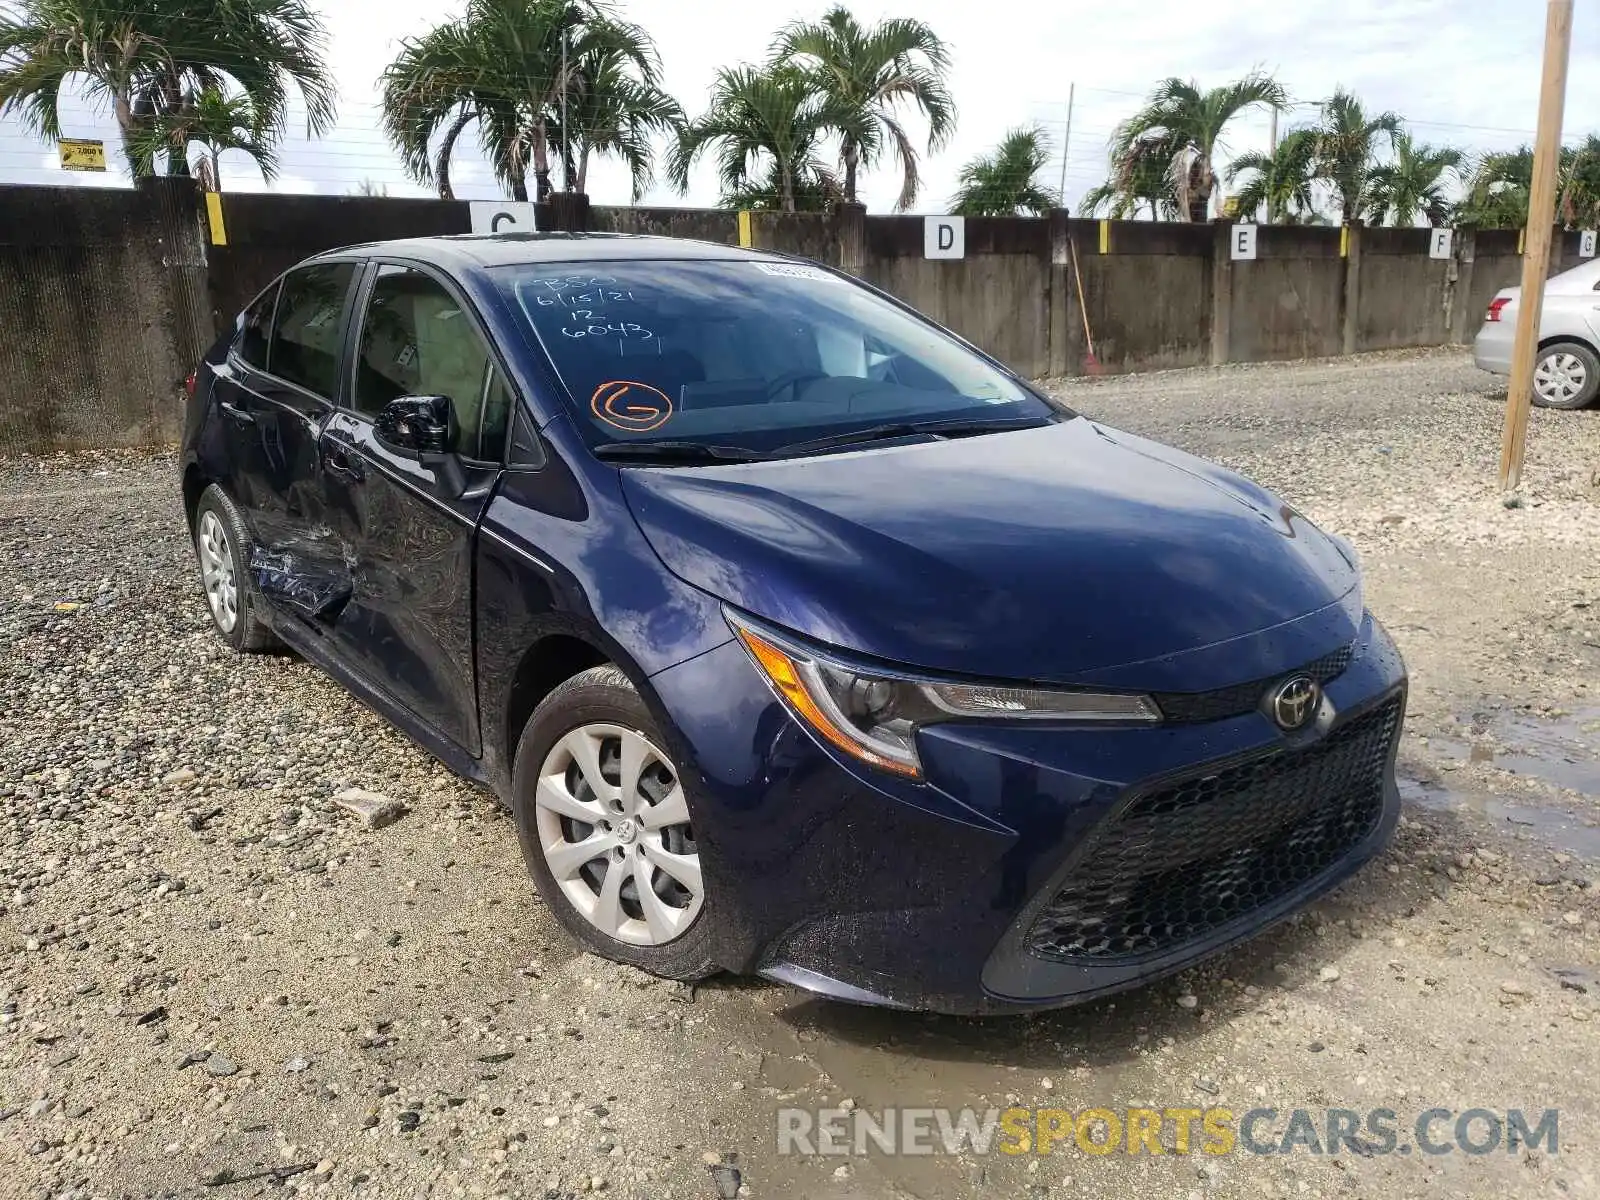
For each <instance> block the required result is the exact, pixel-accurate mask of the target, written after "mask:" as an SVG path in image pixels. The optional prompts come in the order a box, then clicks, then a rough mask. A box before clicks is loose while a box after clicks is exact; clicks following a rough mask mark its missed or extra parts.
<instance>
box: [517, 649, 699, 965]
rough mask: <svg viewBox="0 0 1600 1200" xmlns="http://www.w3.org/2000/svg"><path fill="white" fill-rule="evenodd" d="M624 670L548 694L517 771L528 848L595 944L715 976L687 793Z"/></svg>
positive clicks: (616, 954) (547, 893)
mask: <svg viewBox="0 0 1600 1200" xmlns="http://www.w3.org/2000/svg"><path fill="white" fill-rule="evenodd" d="M665 745H666V741H665V739H664V738H663V737H662V736H661V733H660V730H659V729H658V728H657V727H656V723H655V721H654V719H653V718H652V717H651V716H650V712H649V710H648V709H647V708H646V707H645V704H644V701H643V700H642V699H641V698H640V696H639V693H638V691H637V690H636V689H635V688H634V686H633V684H632V682H631V681H629V679H628V677H627V676H626V675H624V674H623V673H622V672H621V671H619V670H618V669H617V668H616V667H613V666H602V667H593V668H591V669H590V670H587V671H584V672H582V673H581V674H579V675H575V676H573V677H572V678H571V679H569V680H567V681H566V682H565V683H563V684H561V685H560V686H559V687H557V688H556V689H555V690H554V691H552V692H551V693H550V695H548V696H546V697H545V699H544V700H543V701H542V702H541V703H540V705H539V707H538V708H536V709H535V710H534V713H533V716H532V718H530V719H529V721H528V725H527V728H526V729H525V730H523V733H522V739H521V741H520V742H519V743H518V745H517V758H516V764H515V767H514V770H513V776H512V789H513V792H514V797H515V809H516V817H517V833H518V836H519V838H520V840H521V842H522V853H523V858H524V860H525V861H526V863H527V867H528V871H529V873H530V874H531V875H532V876H533V879H534V883H535V884H536V885H537V886H538V888H539V893H540V895H541V896H543V898H544V901H545V903H546V904H547V905H548V906H549V907H550V909H551V911H553V912H554V913H555V915H556V917H557V919H558V920H560V922H561V923H562V925H564V926H565V927H566V929H567V931H568V932H569V933H571V934H572V935H573V936H574V937H576V938H577V939H578V940H579V941H580V942H582V943H583V944H584V945H585V946H587V947H588V948H589V949H590V950H592V951H594V952H595V953H596V954H599V955H601V956H602V957H605V958H611V959H615V960H617V961H618V962H624V963H627V964H629V965H630V966H635V967H639V968H640V969H642V970H645V971H649V972H650V973H651V974H654V975H662V976H665V977H667V978H669V979H703V978H705V977H706V976H708V975H712V974H715V972H716V971H717V964H716V961H715V959H714V958H713V957H712V955H711V952H710V947H711V942H712V937H713V924H714V921H715V908H714V906H713V904H712V903H711V902H710V897H708V895H707V893H706V885H705V877H704V874H703V872H702V870H701V863H700V846H699V843H698V842H697V841H696V838H695V829H694V823H693V819H692V813H691V803H690V798H689V795H688V792H687V789H686V786H685V783H684V781H683V778H682V775H681V774H680V772H679V770H678V767H677V766H676V764H674V763H673V761H672V759H671V757H670V756H669V755H668V753H667V752H666V750H665V749H664V747H665Z"/></svg>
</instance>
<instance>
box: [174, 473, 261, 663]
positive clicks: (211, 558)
mask: <svg viewBox="0 0 1600 1200" xmlns="http://www.w3.org/2000/svg"><path fill="white" fill-rule="evenodd" d="M251 545H252V543H251V541H250V531H249V530H248V529H247V528H245V523H244V518H243V517H242V516H241V515H240V514H239V509H238V507H237V506H236V505H235V504H234V502H233V500H232V499H231V498H230V497H229V495H228V493H227V492H225V491H223V490H222V489H221V488H220V487H218V486H217V485H216V484H212V485H211V486H210V487H208V488H206V490H205V491H204V492H202V493H201V495H200V503H199V504H197V505H195V510H194V554H195V558H196V559H197V560H198V561H199V563H200V584H201V586H202V587H203V588H204V589H205V594H206V606H207V608H209V609H210V610H211V624H212V626H213V627H214V628H215V629H216V631H217V636H219V637H220V638H222V640H223V641H225V642H227V643H228V645H230V646H232V647H233V648H234V649H235V650H237V651H239V652H240V653H244V654H250V653H255V652H257V651H261V650H271V649H273V648H275V647H276V646H277V645H278V639H277V638H276V636H274V634H273V632H272V630H271V629H269V628H268V627H267V625H266V624H265V623H264V622H263V621H262V620H261V616H260V613H259V612H258V610H257V607H256V606H257V604H258V603H259V601H258V600H257V599H256V594H255V589H254V588H253V587H252V586H251V583H250V548H251Z"/></svg>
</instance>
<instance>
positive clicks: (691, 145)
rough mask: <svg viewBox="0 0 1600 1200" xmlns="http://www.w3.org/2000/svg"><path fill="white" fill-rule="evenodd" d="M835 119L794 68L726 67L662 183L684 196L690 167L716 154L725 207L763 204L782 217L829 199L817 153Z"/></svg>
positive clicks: (680, 142)
mask: <svg viewBox="0 0 1600 1200" xmlns="http://www.w3.org/2000/svg"><path fill="white" fill-rule="evenodd" d="M837 119H838V114H837V112H836V111H835V109H834V108H833V107H832V105H831V103H830V101H829V99H828V97H827V96H826V95H823V94H820V93H818V91H817V90H816V88H815V86H814V83H813V80H812V78H811V76H809V75H808V74H807V73H806V72H804V71H802V70H800V69H799V68H797V67H784V66H777V67H751V66H738V67H723V68H722V69H721V70H719V71H718V72H717V77H716V82H715V83H713V84H712V87H711V104H710V106H709V107H708V108H707V109H706V111H705V113H704V114H703V115H702V116H700V117H699V118H697V119H696V120H693V121H690V122H689V123H688V124H687V125H685V126H684V129H683V131H682V133H680V134H679V136H678V143H677V145H676V146H674V147H673V148H672V151H671V153H670V154H669V156H668V159H667V178H668V179H669V180H671V181H672V184H673V186H675V187H676V188H677V189H678V190H679V191H686V190H688V186H689V170H690V168H691V167H692V166H693V165H694V160H695V159H696V158H697V157H698V156H699V155H700V153H701V152H702V151H704V150H707V149H710V148H712V147H715V148H716V152H717V176H718V179H719V180H720V182H721V184H722V203H723V204H724V205H725V206H728V207H735V206H741V205H744V204H745V203H746V202H747V201H749V200H750V199H751V197H752V196H756V197H761V196H766V197H768V198H770V199H771V200H775V201H776V204H775V207H777V208H780V209H782V210H783V211H784V212H795V211H798V209H799V207H800V206H799V203H798V201H799V200H800V199H801V198H802V197H804V196H812V197H816V196H820V195H822V194H825V193H826V192H827V191H828V183H829V182H831V179H832V176H831V174H830V172H829V171H828V169H827V167H826V166H825V165H824V162H823V159H822V157H821V153H820V151H821V148H822V143H823V139H824V138H825V137H826V135H827V132H828V130H829V129H831V128H836V127H837V125H836V124H835V122H836V121H837Z"/></svg>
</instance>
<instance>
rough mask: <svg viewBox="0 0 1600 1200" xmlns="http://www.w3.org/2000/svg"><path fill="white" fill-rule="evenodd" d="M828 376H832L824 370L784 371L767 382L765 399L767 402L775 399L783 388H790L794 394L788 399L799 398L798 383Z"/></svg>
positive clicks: (827, 377)
mask: <svg viewBox="0 0 1600 1200" xmlns="http://www.w3.org/2000/svg"><path fill="white" fill-rule="evenodd" d="M829 378H832V377H831V376H830V375H829V374H828V373H827V372H826V371H785V372H784V373H783V374H782V375H779V376H778V377H777V378H776V379H774V380H772V382H770V383H768V384H767V400H768V402H769V403H770V402H773V401H776V400H777V398H778V393H779V392H781V391H783V390H784V388H792V389H793V390H794V395H793V396H792V397H791V398H790V399H791V400H798V399H800V385H801V384H802V383H810V382H813V381H815V380H818V379H829Z"/></svg>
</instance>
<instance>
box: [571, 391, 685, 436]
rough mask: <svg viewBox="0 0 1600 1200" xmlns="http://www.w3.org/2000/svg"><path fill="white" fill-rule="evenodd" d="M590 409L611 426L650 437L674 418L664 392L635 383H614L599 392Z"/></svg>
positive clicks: (667, 397)
mask: <svg viewBox="0 0 1600 1200" xmlns="http://www.w3.org/2000/svg"><path fill="white" fill-rule="evenodd" d="M589 407H590V408H592V409H593V410H594V415H595V416H597V417H599V418H600V419H601V420H602V421H604V422H605V423H606V424H607V425H612V426H615V427H616V428H617V429H622V430H626V431H627V432H628V433H649V432H650V431H651V430H652V429H659V428H660V427H661V426H663V425H665V424H666V423H667V420H668V419H669V418H670V417H671V416H672V398H671V397H670V396H668V395H667V394H666V393H665V392H663V391H662V390H661V389H660V388H657V387H651V386H650V385H649V384H648V383H640V382H638V381H637V380H634V379H612V380H608V381H607V382H605V383H602V384H601V385H600V386H599V387H597V388H595V390H594V395H593V396H592V397H590V400H589Z"/></svg>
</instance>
